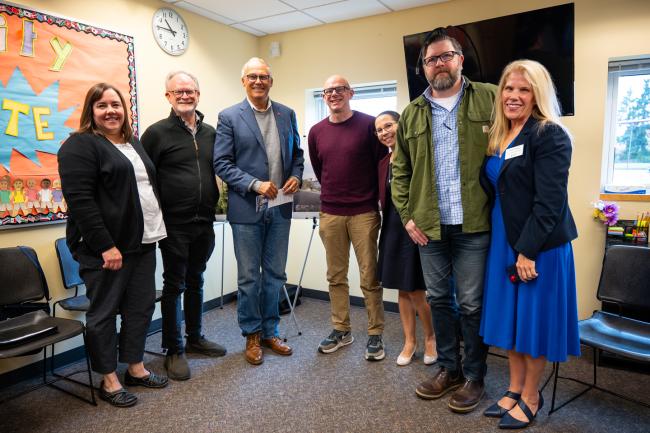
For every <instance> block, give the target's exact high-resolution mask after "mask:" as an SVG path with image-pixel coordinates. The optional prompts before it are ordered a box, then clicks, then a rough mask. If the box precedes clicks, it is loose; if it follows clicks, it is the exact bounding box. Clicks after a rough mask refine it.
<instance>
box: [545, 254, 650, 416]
mask: <svg viewBox="0 0 650 433" xmlns="http://www.w3.org/2000/svg"><path fill="white" fill-rule="evenodd" d="M597 297H598V299H599V300H600V301H602V302H604V303H608V304H611V305H613V306H616V307H617V308H618V310H619V314H612V313H608V312H605V311H600V310H597V311H595V312H594V314H593V315H592V316H591V317H590V318H589V319H586V320H581V321H580V322H579V323H578V327H579V330H580V343H582V344H584V345H586V346H591V347H592V349H593V353H594V359H593V362H594V371H593V381H592V382H591V383H588V382H583V381H581V380H578V379H574V378H571V377H563V376H559V363H554V364H553V369H554V372H555V380H554V384H553V400H552V402H551V410H550V411H549V414H551V413H553V412H555V411H557V410H559V409H560V408H562V407H564V406H565V405H567V404H568V403H570V402H572V401H573V400H575V399H577V398H578V397H580V396H582V395H584V394H585V393H586V392H588V391H590V390H592V389H597V390H599V391H602V392H606V393H608V394H611V395H614V396H616V397H619V398H622V399H625V400H628V401H631V402H634V403H638V404H640V405H642V406H645V407H650V404H648V403H646V402H643V401H640V400H637V399H634V398H632V397H629V396H625V395H622V394H619V393H616V392H614V391H612V390H609V389H605V388H602V387H600V386H599V385H598V382H597V366H598V362H599V356H600V351H606V352H610V353H613V354H615V355H619V356H621V357H624V358H629V359H633V360H637V361H641V362H645V363H650V323H649V322H644V321H641V320H635V319H632V318H629V317H625V316H624V315H622V313H621V312H622V311H623V308H635V309H641V310H645V311H650V248H646V247H638V246H631V245H613V246H611V247H609V248H607V250H606V251H605V258H604V261H603V269H602V271H601V274H600V283H599V284H598V293H597ZM558 378H561V379H568V380H572V381H574V382H577V383H580V384H583V385H586V386H587V388H586V389H584V390H582V391H581V392H580V393H578V394H577V395H575V396H573V397H571V398H570V399H569V400H567V401H565V402H564V403H562V404H561V405H559V406H558V407H555V391H556V388H557V380H558Z"/></svg>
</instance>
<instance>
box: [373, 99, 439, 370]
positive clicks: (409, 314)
mask: <svg viewBox="0 0 650 433" xmlns="http://www.w3.org/2000/svg"><path fill="white" fill-rule="evenodd" d="M398 120H399V114H398V113H396V112H394V111H384V112H383V113H380V114H379V115H378V116H377V118H376V119H375V133H376V134H377V137H378V138H379V141H380V142H381V143H382V144H384V145H385V146H387V147H388V148H389V149H390V150H391V153H389V154H388V155H386V157H385V158H384V159H382V160H381V161H380V162H379V167H378V174H379V176H378V178H379V201H380V204H381V209H382V225H381V234H380V236H379V263H378V265H377V274H378V278H379V281H380V282H381V284H382V286H383V287H384V288H393V289H398V290H399V294H398V303H399V313H400V317H401V319H402V328H403V329H404V347H403V349H402V352H401V353H400V354H399V356H398V357H397V365H407V364H409V363H410V362H411V360H412V359H413V355H414V354H415V350H416V347H417V340H416V336H415V313H416V312H417V314H418V315H419V316H420V320H421V321H422V327H423V328H424V363H425V364H427V365H429V364H433V363H434V362H435V361H436V359H437V356H436V340H435V336H434V333H433V322H432V320H431V309H430V308H429V304H428V303H427V299H426V286H425V284H424V277H423V276H422V266H421V264H420V255H419V252H418V246H417V245H416V244H415V243H413V241H412V240H411V238H410V237H409V235H408V233H407V232H406V230H404V226H402V221H401V220H400V217H399V214H398V213H397V211H396V210H395V206H393V202H392V200H391V199H390V182H391V180H392V176H391V162H392V160H393V156H394V155H395V153H394V150H395V133H396V132H397V122H398Z"/></svg>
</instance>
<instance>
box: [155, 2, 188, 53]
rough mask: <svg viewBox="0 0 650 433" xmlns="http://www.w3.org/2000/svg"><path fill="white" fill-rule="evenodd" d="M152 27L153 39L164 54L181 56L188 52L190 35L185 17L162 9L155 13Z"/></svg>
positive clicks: (171, 10) (173, 11) (170, 10)
mask: <svg viewBox="0 0 650 433" xmlns="http://www.w3.org/2000/svg"><path fill="white" fill-rule="evenodd" d="M151 25H152V30H153V37H154V39H155V40H156V42H158V45H159V46H160V48H162V49H163V51H164V52H166V53H167V54H171V55H172V56H180V55H181V54H183V53H184V52H185V50H187V46H188V45H189V42H190V35H189V32H188V29H187V25H186V24H185V21H184V20H183V17H181V16H180V15H179V14H178V12H176V11H175V10H173V9H168V8H160V9H158V10H157V11H156V12H154V14H153V21H152V22H151Z"/></svg>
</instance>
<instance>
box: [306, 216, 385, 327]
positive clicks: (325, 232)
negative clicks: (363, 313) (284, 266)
mask: <svg viewBox="0 0 650 433" xmlns="http://www.w3.org/2000/svg"><path fill="white" fill-rule="evenodd" d="M379 224H380V219H379V213H378V212H367V213H363V214H360V215H354V216H339V215H330V214H327V213H324V212H321V213H320V228H319V230H318V232H319V234H320V237H321V239H322V241H323V245H324V246H325V255H326V257H327V281H328V282H329V292H330V303H331V308H332V324H333V326H334V329H336V330H337V331H349V330H350V329H351V328H350V286H349V285H348V267H349V258H350V242H351V243H352V247H353V248H354V253H355V255H356V257H357V263H358V264H359V274H360V286H361V291H362V292H363V296H364V298H365V304H366V310H367V311H368V335H380V334H382V332H383V330H384V304H383V290H382V288H381V287H380V286H379V282H378V281H377V275H376V274H377V235H378V234H379Z"/></svg>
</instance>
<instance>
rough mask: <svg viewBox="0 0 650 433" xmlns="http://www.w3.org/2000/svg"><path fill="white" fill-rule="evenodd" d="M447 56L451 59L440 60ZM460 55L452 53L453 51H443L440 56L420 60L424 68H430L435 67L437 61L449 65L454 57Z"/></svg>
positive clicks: (456, 52) (455, 52)
mask: <svg viewBox="0 0 650 433" xmlns="http://www.w3.org/2000/svg"><path fill="white" fill-rule="evenodd" d="M449 55H451V57H450V58H449V59H448V60H444V59H443V58H442V57H443V56H449ZM460 55H462V54H461V53H460V52H458V51H453V50H452V51H445V52H444V53H442V54H440V55H438V56H429V57H427V58H425V59H422V64H423V65H424V66H428V67H432V66H435V65H437V64H438V60H440V61H441V62H442V63H449V62H451V61H452V60H454V57H456V56H460Z"/></svg>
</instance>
